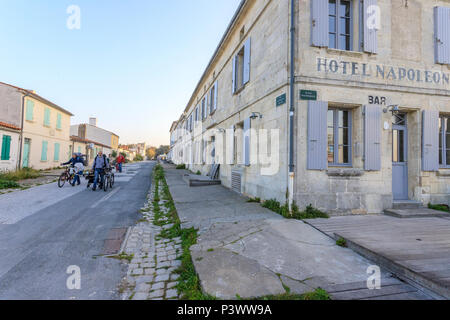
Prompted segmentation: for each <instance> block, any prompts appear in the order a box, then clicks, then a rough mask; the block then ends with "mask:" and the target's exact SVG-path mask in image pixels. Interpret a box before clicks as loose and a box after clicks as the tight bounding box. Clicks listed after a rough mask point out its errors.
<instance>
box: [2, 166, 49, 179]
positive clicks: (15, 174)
mask: <svg viewBox="0 0 450 320" xmlns="http://www.w3.org/2000/svg"><path fill="white" fill-rule="evenodd" d="M40 176H41V173H40V172H39V171H37V170H34V169H31V168H23V169H20V170H16V171H9V172H5V173H0V180H6V181H8V180H9V181H19V180H25V179H36V178H39V177H40Z"/></svg>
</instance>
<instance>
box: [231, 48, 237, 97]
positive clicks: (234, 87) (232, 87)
mask: <svg viewBox="0 0 450 320" xmlns="http://www.w3.org/2000/svg"><path fill="white" fill-rule="evenodd" d="M237 59H238V56H237V55H236V56H234V57H233V74H232V85H231V92H232V93H233V94H234V93H235V92H236V85H237Z"/></svg>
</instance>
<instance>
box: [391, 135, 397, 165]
mask: <svg viewBox="0 0 450 320" xmlns="http://www.w3.org/2000/svg"><path fill="white" fill-rule="evenodd" d="M392 161H393V162H398V130H393V131H392Z"/></svg>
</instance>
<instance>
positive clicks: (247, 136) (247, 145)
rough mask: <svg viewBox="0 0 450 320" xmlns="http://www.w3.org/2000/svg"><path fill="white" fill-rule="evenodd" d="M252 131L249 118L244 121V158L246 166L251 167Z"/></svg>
mask: <svg viewBox="0 0 450 320" xmlns="http://www.w3.org/2000/svg"><path fill="white" fill-rule="evenodd" d="M250 129H251V119H250V118H247V119H245V120H244V132H243V134H244V139H243V148H244V150H243V157H244V165H245V166H249V165H250Z"/></svg>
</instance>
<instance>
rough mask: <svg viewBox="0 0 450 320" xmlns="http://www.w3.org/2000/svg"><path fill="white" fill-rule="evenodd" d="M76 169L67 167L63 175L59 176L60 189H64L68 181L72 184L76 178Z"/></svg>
mask: <svg viewBox="0 0 450 320" xmlns="http://www.w3.org/2000/svg"><path fill="white" fill-rule="evenodd" d="M75 174H76V169H75V168H73V167H66V169H65V170H64V172H63V173H61V175H60V176H59V179H58V187H60V188H62V187H64V184H65V183H66V181H68V182H69V183H71V182H72V181H73V179H74V178H75Z"/></svg>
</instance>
